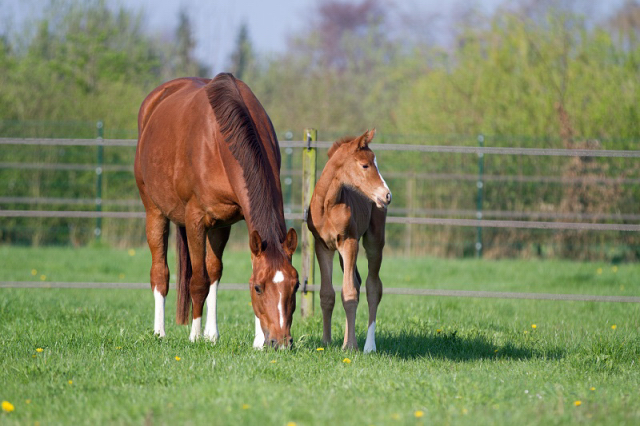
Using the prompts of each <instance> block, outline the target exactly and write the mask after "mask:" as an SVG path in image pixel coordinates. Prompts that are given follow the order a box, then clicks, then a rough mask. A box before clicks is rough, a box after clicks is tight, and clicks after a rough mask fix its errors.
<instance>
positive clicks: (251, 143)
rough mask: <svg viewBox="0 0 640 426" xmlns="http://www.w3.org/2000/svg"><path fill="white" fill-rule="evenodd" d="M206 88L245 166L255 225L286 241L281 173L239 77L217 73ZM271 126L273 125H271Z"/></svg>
mask: <svg viewBox="0 0 640 426" xmlns="http://www.w3.org/2000/svg"><path fill="white" fill-rule="evenodd" d="M206 92H207V96H208V97H209V103H210V105H211V108H212V109H213V113H214V115H215V117H216V121H217V122H218V125H219V126H220V132H221V133H222V136H223V137H224V140H225V142H226V143H227V146H228V147H229V150H230V151H231V154H232V155H233V157H234V158H235V159H236V160H237V161H238V163H239V165H240V167H241V168H242V172H243V176H244V179H245V183H246V187H247V192H248V194H249V205H250V206H249V207H250V210H251V221H252V223H253V225H254V228H255V229H256V230H257V231H258V233H259V234H260V237H261V238H262V240H263V241H265V242H268V243H281V242H282V241H284V237H285V227H284V221H282V220H281V218H280V217H279V215H278V211H279V210H278V201H279V200H278V199H277V198H276V197H277V195H279V194H280V202H281V198H282V195H281V193H280V191H278V189H277V188H275V185H274V183H275V182H276V180H277V179H278V177H277V176H274V173H273V169H272V167H271V165H270V164H269V160H268V157H267V153H266V151H265V147H264V145H263V143H262V141H261V139H260V135H259V133H258V130H257V128H256V124H255V123H254V121H253V119H252V117H251V114H250V113H249V109H248V107H247V105H246V104H245V102H244V100H243V98H242V95H241V94H240V91H239V89H238V86H237V82H236V79H235V78H234V77H233V76H232V75H231V74H228V73H221V74H218V75H217V76H216V77H215V78H214V79H213V80H211V81H210V82H209V83H208V84H207V87H206ZM269 128H270V129H272V127H271V126H269ZM245 214H247V212H245ZM277 245H278V246H279V245H280V244H277Z"/></svg>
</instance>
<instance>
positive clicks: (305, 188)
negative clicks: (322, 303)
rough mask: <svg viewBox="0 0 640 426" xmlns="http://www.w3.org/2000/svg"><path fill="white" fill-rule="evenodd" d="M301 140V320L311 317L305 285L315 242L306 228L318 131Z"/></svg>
mask: <svg viewBox="0 0 640 426" xmlns="http://www.w3.org/2000/svg"><path fill="white" fill-rule="evenodd" d="M303 140H305V141H306V142H307V147H306V148H303V149H302V211H303V212H304V218H303V221H302V235H301V241H302V268H301V272H302V289H303V291H302V295H301V300H300V313H301V315H302V318H307V317H309V316H311V315H313V292H311V291H306V286H307V285H313V284H314V283H315V280H314V272H315V259H314V256H315V240H314V238H313V234H312V233H311V231H309V228H308V227H307V215H308V211H309V204H310V203H311V195H313V189H314V188H315V186H316V168H317V156H316V148H311V147H310V146H309V145H310V143H311V142H315V141H317V140H318V131H317V130H315V129H305V130H304V136H303Z"/></svg>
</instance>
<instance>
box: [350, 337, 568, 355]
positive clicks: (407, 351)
mask: <svg viewBox="0 0 640 426" xmlns="http://www.w3.org/2000/svg"><path fill="white" fill-rule="evenodd" d="M363 343H364V342H363ZM531 345H535V343H534V342H532V343H531ZM376 346H377V350H378V352H379V353H382V354H387V355H390V356H393V357H398V358H402V359H414V358H423V357H426V358H436V359H448V360H452V361H460V362H464V361H475V360H480V359H495V360H500V359H514V360H519V359H522V360H526V359H532V358H538V359H559V358H562V357H564V350H562V349H560V348H552V349H549V348H544V349H535V348H531V347H529V346H516V345H514V344H506V345H502V346H498V345H495V344H494V343H492V342H490V341H489V340H487V339H486V338H485V337H483V336H473V337H460V336H458V335H457V333H456V332H455V331H454V332H451V333H437V334H414V333H411V332H399V333H381V334H380V335H378V336H376Z"/></svg>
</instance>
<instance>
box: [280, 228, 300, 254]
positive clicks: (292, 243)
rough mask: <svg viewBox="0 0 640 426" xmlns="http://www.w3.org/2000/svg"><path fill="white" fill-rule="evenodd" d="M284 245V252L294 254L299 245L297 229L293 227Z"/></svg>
mask: <svg viewBox="0 0 640 426" xmlns="http://www.w3.org/2000/svg"><path fill="white" fill-rule="evenodd" d="M282 246H283V247H284V252H285V253H286V254H287V256H289V257H291V256H293V253H295V251H296V247H298V234H297V233H296V230H295V229H293V228H291V229H289V232H287V237H286V238H285V239H284V243H282Z"/></svg>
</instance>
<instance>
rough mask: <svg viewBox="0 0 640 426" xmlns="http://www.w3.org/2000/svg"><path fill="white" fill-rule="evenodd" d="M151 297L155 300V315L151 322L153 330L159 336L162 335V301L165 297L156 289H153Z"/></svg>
mask: <svg viewBox="0 0 640 426" xmlns="http://www.w3.org/2000/svg"><path fill="white" fill-rule="evenodd" d="M153 298H154V299H155V302H156V310H155V317H154V322H153V332H154V333H155V334H157V335H158V336H160V337H164V302H165V298H164V296H163V295H162V294H160V292H159V291H158V290H157V289H155V288H154V289H153Z"/></svg>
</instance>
